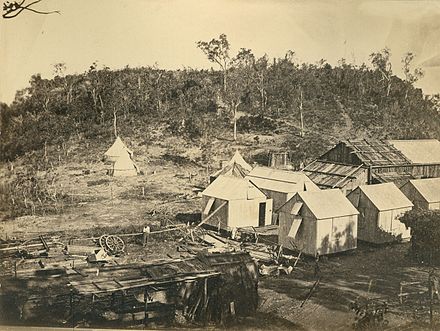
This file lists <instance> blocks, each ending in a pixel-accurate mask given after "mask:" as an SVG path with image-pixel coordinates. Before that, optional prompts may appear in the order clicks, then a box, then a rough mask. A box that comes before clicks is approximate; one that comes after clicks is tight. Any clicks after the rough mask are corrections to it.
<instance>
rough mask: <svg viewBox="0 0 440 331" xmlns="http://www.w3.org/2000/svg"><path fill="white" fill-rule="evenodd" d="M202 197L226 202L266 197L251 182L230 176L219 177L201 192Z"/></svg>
mask: <svg viewBox="0 0 440 331" xmlns="http://www.w3.org/2000/svg"><path fill="white" fill-rule="evenodd" d="M202 195H207V196H210V197H214V198H219V199H222V200H228V201H229V200H252V199H256V198H265V197H266V195H265V194H264V193H263V192H261V191H260V189H258V188H257V187H256V186H255V185H254V184H253V183H252V182H251V181H249V180H247V179H244V178H238V177H230V176H219V177H218V178H217V179H216V180H214V181H213V182H212V183H211V184H210V185H209V186H208V187H207V188H206V189H205V190H204V191H203V192H202Z"/></svg>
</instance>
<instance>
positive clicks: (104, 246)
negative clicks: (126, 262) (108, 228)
mask: <svg viewBox="0 0 440 331" xmlns="http://www.w3.org/2000/svg"><path fill="white" fill-rule="evenodd" d="M107 237H108V235H106V234H103V235H102V236H101V237H99V246H101V248H102V249H103V250H105V251H107V245H106V243H105V242H106V239H107Z"/></svg>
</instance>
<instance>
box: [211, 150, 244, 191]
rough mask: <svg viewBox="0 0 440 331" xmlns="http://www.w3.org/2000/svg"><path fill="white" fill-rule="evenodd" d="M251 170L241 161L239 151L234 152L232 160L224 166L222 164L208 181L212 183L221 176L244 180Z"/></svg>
mask: <svg viewBox="0 0 440 331" xmlns="http://www.w3.org/2000/svg"><path fill="white" fill-rule="evenodd" d="M251 170H252V166H251V165H250V164H249V163H247V162H246V161H245V160H244V159H243V157H242V156H241V154H240V152H239V151H235V154H234V156H233V157H232V159H231V160H229V161H228V162H227V163H226V164H223V165H222V168H221V169H220V170H218V171H217V172H215V173H214V174H212V175H211V176H210V178H209V181H210V183H212V182H213V181H214V180H215V179H216V178H217V177H219V176H221V175H223V176H234V177H239V178H244V177H245V176H246V175H247V174H248V173H249V171H251Z"/></svg>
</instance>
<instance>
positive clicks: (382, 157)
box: [342, 139, 411, 166]
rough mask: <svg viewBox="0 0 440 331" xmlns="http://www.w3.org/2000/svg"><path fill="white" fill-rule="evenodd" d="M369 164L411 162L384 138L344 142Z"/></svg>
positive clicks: (380, 164) (401, 163)
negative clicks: (383, 139)
mask: <svg viewBox="0 0 440 331" xmlns="http://www.w3.org/2000/svg"><path fill="white" fill-rule="evenodd" d="M342 143H343V144H345V145H346V146H347V147H348V148H350V149H352V150H353V153H355V154H356V156H357V157H358V158H359V159H360V160H361V161H362V162H363V163H364V164H365V165H368V166H384V165H403V164H409V163H411V162H410V160H408V159H407V158H406V157H405V155H403V154H402V152H401V151H399V150H398V149H396V148H395V147H394V146H393V145H391V144H388V143H387V142H386V141H382V140H367V139H362V140H346V141H343V142H342Z"/></svg>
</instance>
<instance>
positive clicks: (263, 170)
mask: <svg viewBox="0 0 440 331" xmlns="http://www.w3.org/2000/svg"><path fill="white" fill-rule="evenodd" d="M246 178H248V179H250V180H251V181H252V182H253V183H254V184H255V185H257V186H258V187H259V188H261V189H265V190H271V191H275V192H283V193H294V192H299V191H308V190H310V191H317V190H319V188H318V187H317V186H316V185H315V184H314V183H313V182H312V181H311V180H310V179H309V178H308V177H307V176H306V175H305V174H304V173H302V172H294V171H289V170H281V169H274V168H268V167H256V168H254V169H253V170H252V171H251V172H250V173H249V174H248V175H247V177H246Z"/></svg>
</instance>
